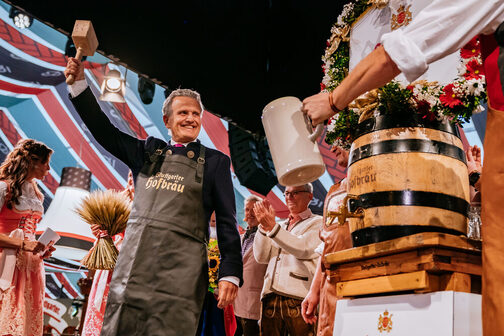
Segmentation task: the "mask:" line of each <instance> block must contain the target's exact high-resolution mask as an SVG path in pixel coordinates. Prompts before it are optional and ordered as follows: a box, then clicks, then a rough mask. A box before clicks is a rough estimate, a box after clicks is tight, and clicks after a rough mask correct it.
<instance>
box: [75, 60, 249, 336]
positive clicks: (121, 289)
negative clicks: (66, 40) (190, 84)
mask: <svg viewBox="0 0 504 336" xmlns="http://www.w3.org/2000/svg"><path fill="white" fill-rule="evenodd" d="M70 74H72V75H74V76H75V78H76V82H75V84H73V85H72V86H70V87H69V89H70V93H71V96H72V102H73V104H74V106H75V108H76V110H77V111H78V113H79V115H80V116H81V118H82V120H83V121H84V123H85V124H86V126H87V127H88V129H89V130H90V132H91V133H92V134H93V136H94V138H95V139H96V140H97V141H98V142H99V143H100V144H101V145H102V146H103V147H104V148H105V149H106V150H107V151H109V152H110V153H111V154H113V155H114V156H116V157H117V158H118V159H119V160H121V161H123V162H124V163H125V164H126V165H127V166H128V167H129V168H130V169H131V171H132V172H133V176H134V178H135V190H136V194H135V200H134V203H133V209H132V212H131V216H130V220H129V222H128V227H127V229H126V233H125V240H124V243H123V248H122V250H121V254H120V255H119V259H118V261H117V265H116V268H115V270H114V274H113V277H112V282H111V285H110V294H109V298H108V302H107V308H106V311H105V320H104V325H103V329H102V334H101V335H107V336H108V335H151V336H153V335H194V334H195V333H196V330H197V327H198V321H199V318H200V315H201V309H202V307H203V300H204V297H205V292H206V290H207V287H208V265H207V260H206V245H205V244H206V242H207V240H208V222H209V220H210V216H211V214H212V212H213V211H215V213H216V219H217V236H218V241H219V250H220V253H221V264H220V267H219V298H218V300H219V301H218V306H219V307H220V308H223V307H225V306H227V305H228V304H230V303H232V302H233V300H234V299H235V297H236V293H237V289H238V286H239V285H240V283H241V282H243V281H242V259H241V253H240V238H239V235H238V231H237V228H236V218H235V212H236V211H235V200H234V191H233V185H232V182H231V173H230V159H229V157H227V156H226V155H224V154H222V153H221V152H219V151H217V150H213V149H210V148H206V147H205V146H203V145H201V144H200V143H199V141H198V140H196V138H197V136H198V135H199V132H200V129H201V114H202V112H203V105H202V103H201V99H200V96H199V94H198V93H197V92H195V91H192V90H188V89H179V90H175V91H173V92H172V93H171V94H170V96H169V97H168V98H167V99H166V101H165V103H164V104H163V121H164V123H165V125H166V128H167V129H169V130H170V131H171V134H172V138H171V140H170V143H169V144H167V143H166V142H165V141H163V140H160V139H156V138H153V137H148V138H147V139H145V140H139V139H137V138H134V137H131V136H129V135H127V134H125V133H122V132H121V131H119V130H118V129H117V128H116V127H114V126H113V125H112V124H111V123H110V121H109V120H108V118H107V117H106V116H105V115H104V114H103V113H102V112H101V111H100V108H99V107H98V104H97V103H96V100H95V98H94V96H93V94H92V93H91V91H90V89H89V88H87V84H86V82H85V78H84V72H83V66H82V64H81V63H80V62H78V61H77V60H75V59H73V58H70V59H69V61H68V64H67V68H66V70H65V75H66V76H67V77H68V76H69V75H70Z"/></svg>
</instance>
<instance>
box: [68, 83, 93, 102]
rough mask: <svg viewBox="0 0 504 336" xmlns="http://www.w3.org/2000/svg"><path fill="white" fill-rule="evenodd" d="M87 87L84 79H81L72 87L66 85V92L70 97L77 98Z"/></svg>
mask: <svg viewBox="0 0 504 336" xmlns="http://www.w3.org/2000/svg"><path fill="white" fill-rule="evenodd" d="M87 87H88V84H87V82H86V80H85V79H81V80H78V81H75V82H74V83H73V84H72V85H68V92H70V95H71V96H72V98H75V97H77V96H78V95H80V94H81V93H82V92H84V90H86V89H87Z"/></svg>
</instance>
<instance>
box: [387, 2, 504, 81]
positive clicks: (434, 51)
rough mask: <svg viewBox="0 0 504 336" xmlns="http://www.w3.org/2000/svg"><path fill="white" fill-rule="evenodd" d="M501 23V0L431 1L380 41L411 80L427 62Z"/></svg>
mask: <svg viewBox="0 0 504 336" xmlns="http://www.w3.org/2000/svg"><path fill="white" fill-rule="evenodd" d="M502 22H504V1H502V0H434V1H433V2H432V3H431V4H430V5H428V6H427V7H425V8H424V9H423V10H422V11H421V12H420V13H419V14H418V16H417V17H415V18H414V19H413V21H412V22H411V23H410V24H409V25H408V26H406V27H404V28H403V29H398V30H395V31H393V32H390V33H388V34H385V35H383V36H382V39H381V43H382V44H383V47H384V48H385V51H386V52H387V54H388V55H389V56H390V57H391V58H392V60H393V61H394V63H395V64H396V65H397V67H398V68H399V70H401V71H402V72H403V73H404V75H405V76H406V78H407V80H408V81H410V82H413V81H414V80H415V79H417V78H418V77H419V76H421V75H422V74H423V73H424V72H425V71H427V69H428V67H429V64H430V63H432V62H434V61H436V60H438V59H441V58H443V57H444V56H446V55H449V54H451V53H453V52H455V51H457V50H458V49H460V48H462V47H463V46H464V45H465V44H467V42H469V41H470V40H471V39H472V38H473V37H474V36H476V35H478V34H480V33H481V34H485V35H488V34H491V33H493V32H495V30H496V29H497V27H499V25H500V24H501V23H502Z"/></svg>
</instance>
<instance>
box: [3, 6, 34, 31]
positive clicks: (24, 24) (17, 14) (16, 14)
mask: <svg viewBox="0 0 504 336" xmlns="http://www.w3.org/2000/svg"><path fill="white" fill-rule="evenodd" d="M9 17H10V18H11V19H12V21H13V22H14V25H15V26H16V27H18V28H19V29H24V28H28V27H30V26H31V25H32V23H33V18H32V17H31V16H29V15H28V14H26V13H23V12H21V11H20V10H18V9H15V8H14V7H11V9H10V13H9Z"/></svg>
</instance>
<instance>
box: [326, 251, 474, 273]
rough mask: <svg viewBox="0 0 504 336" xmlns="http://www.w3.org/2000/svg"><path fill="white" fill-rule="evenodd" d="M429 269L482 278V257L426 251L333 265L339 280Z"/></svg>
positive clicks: (469, 254) (461, 252)
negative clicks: (480, 276)
mask: <svg viewBox="0 0 504 336" xmlns="http://www.w3.org/2000/svg"><path fill="white" fill-rule="evenodd" d="M421 270H426V271H430V273H443V272H460V273H467V274H474V275H481V256H480V255H474V254H472V252H471V253H467V252H465V251H456V250H447V249H444V248H439V247H436V248H431V247H429V248H426V249H418V250H413V251H406V252H402V253H397V254H391V255H387V256H382V257H376V258H370V259H366V260H358V261H352V262H348V263H341V264H333V265H331V272H332V273H333V274H334V277H335V278H336V279H337V280H338V281H349V280H357V279H363V278H372V277H377V276H384V275H393V274H399V273H408V272H416V271H421Z"/></svg>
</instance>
